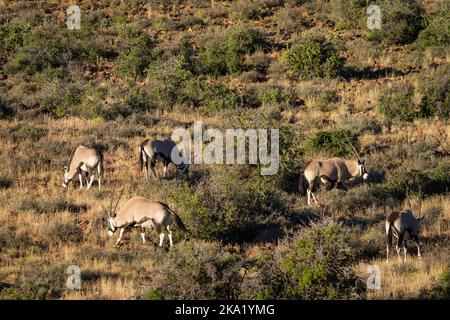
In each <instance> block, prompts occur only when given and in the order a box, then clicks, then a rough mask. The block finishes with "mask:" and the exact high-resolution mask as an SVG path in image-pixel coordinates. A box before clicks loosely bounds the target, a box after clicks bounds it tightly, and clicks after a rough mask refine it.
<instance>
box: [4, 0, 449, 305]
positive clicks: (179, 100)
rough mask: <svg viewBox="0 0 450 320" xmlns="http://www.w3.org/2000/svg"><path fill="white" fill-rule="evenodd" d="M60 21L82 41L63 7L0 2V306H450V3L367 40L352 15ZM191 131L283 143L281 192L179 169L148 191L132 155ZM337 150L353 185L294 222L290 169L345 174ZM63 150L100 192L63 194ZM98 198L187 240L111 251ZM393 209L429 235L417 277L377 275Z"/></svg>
mask: <svg viewBox="0 0 450 320" xmlns="http://www.w3.org/2000/svg"><path fill="white" fill-rule="evenodd" d="M69 2H70V1H69ZM70 3H71V4H75V3H76V4H77V5H79V7H80V8H81V30H68V29H67V26H66V24H65V21H66V16H65V10H66V8H67V6H68V5H69V3H67V1H58V0H48V1H24V0H17V1H7V0H6V1H5V0H4V1H0V141H1V147H0V299H270V298H272V299H417V298H421V299H448V298H449V296H450V293H449V290H450V273H449V272H450V271H449V265H450V250H449V249H450V243H449V236H450V198H449V194H448V191H449V190H448V188H449V186H450V161H449V159H450V158H449V152H450V145H449V134H450V123H449V120H448V117H449V113H450V95H449V77H450V72H449V71H450V64H449V62H450V55H449V54H450V47H449V43H450V24H449V21H450V16H449V14H450V8H449V5H448V2H446V1H438V0H427V1H425V0H424V1H412V0H411V1H406V0H393V1H387V0H386V1H383V0H380V1H375V3H376V4H378V5H379V6H380V8H381V13H382V28H381V30H369V29H368V28H367V26H366V19H367V14H366V8H367V6H368V4H369V3H368V2H367V1H363V0H342V1H335V0H329V1H327V0H318V1H308V0H255V1H243V0H237V1H202V0H186V1H182V0H179V1H138V0H134V1H133V0H132V1H119V0H114V1H103V0H102V1H98V0H97V1H89V0H86V1H77V2H75V1H72V2H70ZM370 3H372V2H370ZM200 120H201V121H203V123H204V125H205V126H206V127H207V128H208V127H209V128H217V129H220V130H225V129H228V128H279V129H280V157H281V164H280V170H279V172H278V174H276V175H273V176H261V175H260V170H259V167H258V166H250V165H233V166H231V165H192V166H191V168H190V174H189V177H184V176H183V175H182V174H181V173H180V172H177V170H176V168H175V167H173V166H171V167H170V170H169V178H168V179H161V180H157V179H151V180H148V181H147V180H145V179H144V177H143V174H142V173H141V172H140V171H139V165H138V158H137V152H138V146H139V143H140V142H141V141H142V140H144V139H145V138H146V137H151V138H166V137H170V135H171V133H172V131H173V130H174V129H176V128H180V127H181V128H191V126H192V124H193V122H194V121H200ZM344 138H345V139H344ZM347 140H348V141H351V142H352V143H353V144H354V146H355V148H356V149H357V150H358V152H359V154H360V155H361V157H363V158H364V159H365V162H366V167H367V170H368V172H369V179H368V181H366V182H363V181H362V179H357V180H355V181H354V182H352V183H350V185H349V188H348V190H347V191H345V190H342V189H332V190H326V188H324V187H322V188H321V190H320V191H319V192H317V197H318V199H319V200H320V204H321V205H320V206H319V207H316V206H313V207H309V206H307V204H306V197H305V195H303V194H299V192H298V177H299V174H300V170H301V168H303V167H304V166H305V164H306V163H307V162H309V161H310V160H312V159H323V158H326V157H330V156H342V157H345V158H349V159H350V158H354V155H353V154H352V153H351V152H349V149H348V148H346V147H345V145H342V143H341V142H342V141H347ZM79 144H85V145H88V146H94V147H97V148H99V149H101V150H102V151H103V152H104V154H105V177H104V186H103V188H102V189H100V190H99V189H98V187H97V184H96V183H95V184H94V186H93V188H92V189H91V190H89V191H86V190H78V182H73V183H72V184H71V185H70V187H69V188H68V189H67V190H65V189H64V188H63V187H62V186H61V184H62V182H63V167H64V165H66V164H67V162H68V161H69V157H70V153H71V151H72V150H73V148H74V147H75V146H77V145H79ZM158 173H159V174H160V175H161V174H162V168H161V167H159V166H158ZM114 184H117V185H119V186H120V187H123V188H124V196H123V197H122V199H120V202H119V206H121V205H123V204H124V203H125V201H126V199H128V198H130V197H132V196H134V195H141V196H145V197H148V198H150V199H154V200H159V201H164V202H166V203H168V204H169V205H170V207H171V208H173V209H174V210H175V211H176V212H178V213H179V215H180V216H181V218H182V220H183V221H184V223H185V224H186V226H187V228H188V230H189V231H190V232H189V233H186V232H183V231H181V230H180V229H179V228H177V227H176V226H175V225H174V227H173V232H174V242H175V245H174V247H172V248H168V247H165V248H164V249H158V248H157V240H158V235H157V234H156V232H154V231H152V232H150V231H148V232H147V239H148V240H149V242H147V243H146V244H142V243H141V242H140V235H139V232H138V231H136V230H130V231H128V232H127V233H126V234H125V239H124V243H123V244H122V245H121V247H120V248H116V247H115V246H114V241H115V240H116V237H117V236H118V235H117V233H116V234H115V235H114V237H113V238H112V239H110V238H109V237H108V235H107V233H106V228H107V218H108V215H107V212H106V208H108V207H109V205H110V203H111V198H112V197H111V193H112V189H113V185H114ZM116 197H117V194H116ZM404 208H410V209H412V211H413V212H414V214H415V215H416V216H419V215H424V216H425V219H424V220H423V222H422V225H421V226H422V229H421V248H422V259H420V260H419V259H418V258H417V255H416V249H415V246H414V245H412V244H411V243H410V244H409V247H408V248H409V249H408V259H407V261H406V262H399V261H397V259H396V257H395V251H394V248H392V252H394V256H393V258H392V259H391V260H390V261H389V263H387V262H386V261H385V241H386V240H385V234H384V219H385V217H386V216H387V214H389V212H391V211H392V210H401V209H404ZM166 245H167V244H166ZM69 265H76V266H78V267H79V268H80V270H81V279H82V286H81V289H80V290H72V289H69V288H67V286H66V281H67V278H68V277H69V274H67V273H66V270H67V267H68V266H69ZM371 265H377V266H378V267H379V269H380V271H381V273H380V276H381V287H380V289H370V286H369V288H368V286H367V284H366V280H367V279H368V278H369V276H370V274H369V273H367V268H368V267H369V266H371Z"/></svg>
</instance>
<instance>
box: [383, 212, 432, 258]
mask: <svg viewBox="0 0 450 320" xmlns="http://www.w3.org/2000/svg"><path fill="white" fill-rule="evenodd" d="M424 217H425V216H422V217H421V218H418V219H417V218H416V217H414V215H413V213H412V212H411V210H409V209H406V210H403V211H401V212H398V211H394V212H392V213H391V214H390V215H389V216H388V217H387V218H386V222H385V225H386V240H387V245H386V255H387V256H386V261H389V248H390V247H391V246H392V235H394V236H395V237H396V238H397V245H396V247H395V248H396V250H397V255H398V258H399V259H401V258H400V246H403V259H404V261H406V246H405V240H404V236H405V233H408V234H409V236H410V237H411V238H412V240H413V241H414V243H415V244H416V246H417V256H418V257H419V258H420V257H421V256H420V247H419V232H420V222H421V221H422V220H423V218H424Z"/></svg>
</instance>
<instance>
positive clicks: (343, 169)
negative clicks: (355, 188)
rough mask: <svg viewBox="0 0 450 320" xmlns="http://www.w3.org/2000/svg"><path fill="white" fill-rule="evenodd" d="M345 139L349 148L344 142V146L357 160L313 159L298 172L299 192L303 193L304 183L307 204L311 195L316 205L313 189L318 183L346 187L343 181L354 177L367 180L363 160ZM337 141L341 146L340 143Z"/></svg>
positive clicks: (309, 203)
mask: <svg viewBox="0 0 450 320" xmlns="http://www.w3.org/2000/svg"><path fill="white" fill-rule="evenodd" d="M346 140H347V142H348V145H350V147H351V148H349V147H348V145H345V144H344V145H345V147H346V148H347V149H348V150H349V151H350V153H353V154H354V155H355V157H356V158H357V160H346V159H342V158H338V157H335V158H331V159H327V160H321V161H317V160H313V161H310V162H309V163H308V164H307V165H306V167H305V170H304V171H303V172H302V173H300V180H299V191H300V193H301V194H304V193H305V192H304V191H305V190H304V189H305V185H306V194H307V197H308V205H311V197H312V198H313V200H314V202H315V203H316V205H318V203H317V198H316V196H315V194H314V191H315V190H316V189H317V188H318V187H319V186H320V183H323V184H327V185H329V186H331V187H333V185H334V186H335V187H336V188H339V187H342V188H344V189H346V186H345V185H344V182H346V181H351V180H354V179H355V178H356V177H362V178H363V179H364V180H367V178H368V177H369V175H368V173H367V170H366V167H365V165H364V160H363V159H361V157H360V156H359V154H358V152H357V151H356V149H355V147H354V146H353V145H352V144H351V142H350V140H349V139H348V138H347V137H346ZM339 143H340V144H341V146H342V143H341V142H339Z"/></svg>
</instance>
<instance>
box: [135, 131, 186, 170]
mask: <svg viewBox="0 0 450 320" xmlns="http://www.w3.org/2000/svg"><path fill="white" fill-rule="evenodd" d="M172 152H175V153H176V154H177V155H180V156H181V153H180V151H179V150H178V147H177V145H176V143H175V142H173V141H172V140H151V139H146V140H144V141H143V142H142V143H141V144H140V146H139V165H140V167H141V171H142V170H143V169H145V177H146V178H147V179H148V167H149V165H150V168H151V170H152V173H153V175H154V176H155V178H156V173H155V165H156V161H157V160H160V161H162V162H163V164H164V178H165V177H166V172H167V167H168V165H169V164H170V163H173V164H174V165H175V166H176V167H177V168H178V169H180V170H181V171H182V172H183V173H184V174H188V173H189V165H188V164H187V163H184V162H182V161H181V163H179V164H176V163H175V162H174V161H173V160H172Z"/></svg>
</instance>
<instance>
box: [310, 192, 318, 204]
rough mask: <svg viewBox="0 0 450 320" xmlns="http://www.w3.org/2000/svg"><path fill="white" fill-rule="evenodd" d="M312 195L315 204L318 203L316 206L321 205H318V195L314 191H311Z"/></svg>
mask: <svg viewBox="0 0 450 320" xmlns="http://www.w3.org/2000/svg"><path fill="white" fill-rule="evenodd" d="M311 195H312V197H313V200H314V202H315V203H316V206H318V205H319V204H318V203H317V199H316V195H315V194H314V193H313V192H312V191H311Z"/></svg>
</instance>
